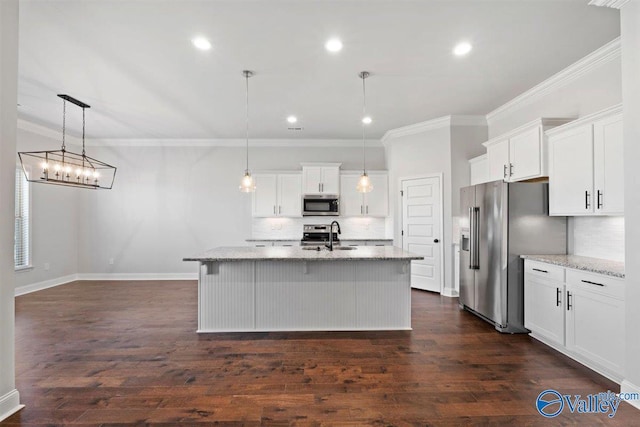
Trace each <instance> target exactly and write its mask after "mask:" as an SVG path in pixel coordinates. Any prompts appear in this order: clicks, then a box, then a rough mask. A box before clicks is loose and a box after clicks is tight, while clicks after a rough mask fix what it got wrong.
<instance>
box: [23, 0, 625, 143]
mask: <svg viewBox="0 0 640 427" xmlns="http://www.w3.org/2000/svg"><path fill="white" fill-rule="evenodd" d="M619 32H620V30H619V12H618V11H617V10H614V9H609V8H600V7H593V6H588V5H587V0H575V1H574V0H557V1H546V0H534V1H528V0H510V1H509V0H503V1H478V0H475V1H456V0H447V1H427V0H424V1H418V0H415V1H408V0H387V1H376V0H366V1H365V0H342V1H327V0H324V1H319V0H295V1H291V0H289V1H287V0H258V1H246V0H226V1H223V0H218V1H214V0H212V1H185V0H175V1H158V0H154V1H150V0H137V1H126V0H121V1H106V0H94V1H86V0H76V1H58V0H49V1H44V0H37V1H35V0H21V1H20V45H19V55H20V56H19V61H20V62H19V89H18V91H19V95H18V101H19V104H20V106H19V108H18V111H19V117H20V118H22V119H26V120H28V121H31V122H34V123H37V124H42V125H45V126H48V127H51V128H53V129H59V128H60V127H61V122H62V101H61V100H60V99H59V98H57V97H56V96H55V95H56V94H58V93H66V94H69V95H71V96H73V97H76V98H78V99H80V100H81V101H84V102H86V103H87V104H90V105H91V107H92V108H91V109H90V110H88V111H87V136H88V137H89V138H101V139H111V138H113V139H156V138H157V139H231V138H243V137H244V134H245V81H244V77H243V76H242V70H244V69H250V70H253V71H254V72H255V76H254V77H252V78H251V79H250V80H249V97H250V127H251V131H250V132H251V137H252V138H304V139H314V138H322V139H351V138H354V139H357V138H361V137H362V130H361V124H360V118H361V116H362V81H361V80H360V78H359V77H358V73H359V72H360V71H362V70H367V71H369V72H370V73H371V77H369V78H368V79H367V80H366V84H367V110H368V113H369V114H370V115H371V116H372V117H373V120H374V121H373V123H372V124H371V125H369V126H368V128H367V136H368V137H371V138H380V137H381V136H382V135H383V134H384V133H385V132H386V131H387V130H389V129H394V128H398V127H401V126H404V125H409V124H413V123H417V122H421V121H425V120H429V119H433V118H436V117H441V116H444V115H449V114H481V115H484V114H486V113H488V112H489V111H491V110H493V109H495V108H496V107H498V106H500V105H502V104H503V103H505V102H506V101H508V100H510V99H512V98H513V97H515V96H516V95H518V94H520V93H522V92H524V91H525V90H527V89H529V88H531V87H532V86H534V85H536V84H537V83H539V82H541V81H543V80H544V79H546V78H548V77H549V76H551V75H553V74H555V73H556V72H558V71H560V70H561V69H563V68H564V67H566V66H568V65H570V64H571V63H573V62H575V61H576V60H578V59H580V58H581V57H583V56H585V55H586V54H588V53H589V52H592V51H593V50H595V49H597V48H598V47H600V46H602V45H604V44H605V43H607V42H609V41H611V40H612V39H614V38H616V37H617V36H618V35H619ZM197 35H200V36H205V37H207V38H208V39H209V40H210V41H211V43H212V44H213V48H212V49H211V50H209V51H206V52H204V51H199V50H197V49H195V48H194V47H193V45H192V43H191V39H192V38H193V37H194V36H197ZM330 37H339V38H340V39H341V40H342V41H343V43H344V48H343V50H342V51H341V52H339V53H334V54H331V53H329V52H327V51H326V50H325V48H324V43H325V41H326V40H327V39H329V38H330ZM461 40H468V41H469V42H471V43H472V45H473V50H472V51H471V53H470V54H469V55H467V56H466V57H456V56H454V55H452V49H453V47H454V45H455V44H456V43H457V42H459V41H461ZM289 114H295V115H296V116H297V117H298V118H299V122H298V123H297V124H296V126H298V127H302V128H303V129H302V130H300V131H292V130H288V129H287V128H288V127H290V126H291V125H289V124H288V123H287V122H286V120H285V119H286V117H287V116H288V115H289ZM80 117H81V113H80V110H79V109H77V108H75V107H74V108H68V109H67V126H68V128H69V129H71V133H75V134H77V133H78V131H79V129H80V126H81V125H80V124H81V119H80Z"/></svg>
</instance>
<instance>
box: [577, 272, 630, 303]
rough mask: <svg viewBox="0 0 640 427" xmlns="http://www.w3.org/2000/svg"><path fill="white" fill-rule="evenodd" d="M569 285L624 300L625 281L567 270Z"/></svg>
mask: <svg viewBox="0 0 640 427" xmlns="http://www.w3.org/2000/svg"><path fill="white" fill-rule="evenodd" d="M567 285H571V286H575V287H576V288H579V289H584V290H588V291H590V292H595V293H599V294H601V295H604V296H609V297H612V298H617V299H620V300H624V280H622V279H619V278H616V277H611V276H605V275H602V274H595V273H589V272H586V271H581V270H573V269H570V268H567Z"/></svg>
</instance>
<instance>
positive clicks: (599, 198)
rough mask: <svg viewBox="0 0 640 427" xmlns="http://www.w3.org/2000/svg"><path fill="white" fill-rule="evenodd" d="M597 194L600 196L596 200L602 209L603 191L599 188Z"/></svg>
mask: <svg viewBox="0 0 640 427" xmlns="http://www.w3.org/2000/svg"><path fill="white" fill-rule="evenodd" d="M597 195H598V197H597V200H596V204H597V206H598V209H601V208H602V191H600V190H598V193H597Z"/></svg>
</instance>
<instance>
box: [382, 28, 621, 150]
mask: <svg viewBox="0 0 640 427" xmlns="http://www.w3.org/2000/svg"><path fill="white" fill-rule="evenodd" d="M620 56H621V43H620V37H618V38H616V39H614V40H612V41H610V42H609V43H607V44H605V45H604V46H602V47H601V48H599V49H596V50H595V51H593V52H591V53H590V54H588V55H587V56H585V57H584V58H582V59H580V60H578V61H577V62H574V63H573V64H571V65H569V66H568V67H567V68H565V69H564V70H562V71H560V72H558V73H556V74H554V75H553V76H551V77H549V78H548V79H546V80H545V81H543V82H542V83H539V84H538V85H536V86H534V87H532V88H531V89H529V90H527V91H526V92H524V93H522V94H520V95H518V96H516V97H515V98H513V99H512V100H511V101H509V102H507V103H506V104H503V105H501V106H500V107H498V108H496V109H495V110H493V111H491V112H490V113H488V114H487V116H486V119H487V123H488V124H489V126H490V125H491V123H492V122H495V121H496V120H498V119H499V118H500V117H501V116H504V115H507V114H510V113H512V112H513V111H515V110H518V109H519V108H520V107H522V106H523V105H526V104H527V103H530V102H532V101H533V100H535V99H538V98H541V97H543V96H545V95H547V94H549V93H550V92H552V91H554V90H556V89H559V88H561V87H563V86H566V85H568V84H569V83H571V82H573V81H574V80H576V79H578V78H579V77H581V76H582V75H584V74H586V73H588V72H590V71H591V70H593V69H595V68H598V67H600V66H602V65H604V64H607V63H608V62H611V61H613V60H614V59H618V58H620ZM383 140H384V138H383Z"/></svg>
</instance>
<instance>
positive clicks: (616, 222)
mask: <svg viewBox="0 0 640 427" xmlns="http://www.w3.org/2000/svg"><path fill="white" fill-rule="evenodd" d="M569 229H570V230H571V231H572V233H571V235H572V237H571V235H570V238H571V239H572V241H571V242H569V247H570V253H572V254H574V255H580V256H587V257H593V258H603V259H610V260H612V261H620V262H624V253H625V250H624V217H619V216H609V217H598V216H583V217H575V218H569Z"/></svg>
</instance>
